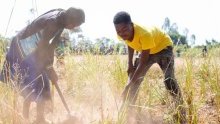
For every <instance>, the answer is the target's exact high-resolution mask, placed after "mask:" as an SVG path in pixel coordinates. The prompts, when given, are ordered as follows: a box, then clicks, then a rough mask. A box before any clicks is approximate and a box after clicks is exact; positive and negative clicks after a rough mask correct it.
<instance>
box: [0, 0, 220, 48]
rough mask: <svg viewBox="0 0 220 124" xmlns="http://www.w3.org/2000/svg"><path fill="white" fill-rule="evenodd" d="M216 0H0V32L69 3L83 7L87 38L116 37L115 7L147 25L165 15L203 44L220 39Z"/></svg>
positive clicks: (8, 32) (10, 32)
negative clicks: (114, 23) (34, 11)
mask: <svg viewBox="0 0 220 124" xmlns="http://www.w3.org/2000/svg"><path fill="white" fill-rule="evenodd" d="M219 3H220V2H219V0H0V15H1V19H0V27H1V28H0V34H1V35H2V36H5V37H11V36H13V35H15V34H16V31H19V30H20V29H22V28H23V27H24V26H25V25H27V20H33V19H34V18H36V17H37V16H39V15H40V14H43V13H44V12H46V11H48V10H50V9H54V8H63V9H68V8H69V7H72V6H73V7H79V8H82V9H83V10H84V11H85V15H86V21H85V23H84V24H83V25H81V28H82V30H83V32H84V35H85V36H87V37H88V38H90V39H95V38H100V37H108V38H111V39H117V37H116V32H115V29H114V25H113V17H114V15H115V14H116V13H117V12H119V11H127V12H128V13H130V15H131V18H132V20H133V22H135V23H137V24H140V25H143V26H147V27H148V26H158V27H161V26H162V24H163V22H164V19H165V18H166V17H168V18H169V19H170V21H171V24H172V23H177V25H178V27H179V32H180V33H182V32H183V29H184V28H188V30H189V35H191V34H195V36H196V41H195V43H196V44H197V45H203V44H205V40H211V39H212V38H214V39H216V40H217V41H220V14H218V12H220V7H219V5H220V4H219ZM31 8H35V9H36V13H35V15H33V14H31V12H30V9H31ZM12 9H13V12H12ZM11 12H12V16H11V19H10V21H9V18H10V14H11ZM7 25H8V26H7ZM7 27H8V28H7Z"/></svg>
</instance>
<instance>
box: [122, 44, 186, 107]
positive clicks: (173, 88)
mask: <svg viewBox="0 0 220 124" xmlns="http://www.w3.org/2000/svg"><path fill="white" fill-rule="evenodd" d="M154 63H157V64H158V65H159V66H160V68H161V70H162V71H163V74H164V78H165V79H164V83H165V86H166V89H167V90H168V91H169V92H170V94H171V95H172V96H173V97H174V98H175V99H176V100H177V101H178V103H181V104H182V102H183V101H182V95H181V91H180V88H179V85H178V83H177V81H176V79H175V76H174V56H173V48H172V47H171V46H169V47H167V48H165V49H163V50H162V51H160V52H159V53H156V54H150V56H149V60H148V61H147V63H146V66H145V68H144V70H143V72H142V73H141V75H140V76H139V77H140V78H138V80H137V81H135V83H131V85H130V87H129V88H130V89H129V92H128V94H127V96H124V97H126V98H124V100H126V101H128V102H129V103H131V104H134V103H135V101H136V99H137V94H138V89H139V86H140V84H141V82H142V81H143V79H144V76H145V75H146V73H147V71H148V70H149V68H150V67H151V66H152V65H153V64H154ZM131 77H132V75H130V76H129V78H131Z"/></svg>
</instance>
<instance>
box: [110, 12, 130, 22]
mask: <svg viewBox="0 0 220 124" xmlns="http://www.w3.org/2000/svg"><path fill="white" fill-rule="evenodd" d="M131 22H132V21H131V16H130V14H129V13H127V12H125V11H121V12H118V13H116V15H115V16H114V19H113V23H114V24H120V23H126V24H128V23H131Z"/></svg>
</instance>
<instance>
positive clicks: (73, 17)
mask: <svg viewBox="0 0 220 124" xmlns="http://www.w3.org/2000/svg"><path fill="white" fill-rule="evenodd" d="M66 16H67V19H68V20H69V21H73V22H76V23H77V22H80V23H84V22H85V13H84V11H83V10H82V9H80V8H74V7H70V8H69V9H67V10H66Z"/></svg>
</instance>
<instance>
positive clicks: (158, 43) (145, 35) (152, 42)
mask: <svg viewBox="0 0 220 124" xmlns="http://www.w3.org/2000/svg"><path fill="white" fill-rule="evenodd" d="M125 43H126V44H127V45H128V46H130V47H131V48H133V49H134V50H136V51H142V50H147V49H150V54H155V53H158V52H160V51H161V50H163V49H164V48H166V47H167V46H172V45H173V42H172V40H171V38H170V36H169V35H167V34H166V33H165V32H163V31H162V30H160V29H159V28H156V27H152V28H143V27H141V26H139V25H136V24H134V38H133V40H132V41H125Z"/></svg>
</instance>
